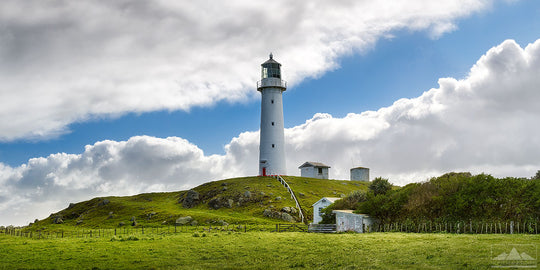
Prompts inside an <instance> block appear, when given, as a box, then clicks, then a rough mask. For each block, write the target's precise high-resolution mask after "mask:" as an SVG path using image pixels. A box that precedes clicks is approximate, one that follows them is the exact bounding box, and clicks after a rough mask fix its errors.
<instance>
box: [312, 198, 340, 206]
mask: <svg viewBox="0 0 540 270" xmlns="http://www.w3.org/2000/svg"><path fill="white" fill-rule="evenodd" d="M324 199H326V200H327V201H329V202H331V203H334V202H335V201H337V200H339V199H342V198H335V197H322V198H321V199H320V200H318V201H316V202H315V203H314V204H312V205H311V206H313V205H316V204H317V203H319V202H320V201H322V200H324Z"/></svg>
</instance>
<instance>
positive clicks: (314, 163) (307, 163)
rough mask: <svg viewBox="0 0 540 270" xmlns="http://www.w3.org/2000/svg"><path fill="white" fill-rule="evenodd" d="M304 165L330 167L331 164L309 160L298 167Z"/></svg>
mask: <svg viewBox="0 0 540 270" xmlns="http://www.w3.org/2000/svg"><path fill="white" fill-rule="evenodd" d="M304 167H315V168H330V166H328V165H326V164H324V163H320V162H313V161H307V162H305V163H304V164H302V165H300V167H298V169H302V168H304Z"/></svg>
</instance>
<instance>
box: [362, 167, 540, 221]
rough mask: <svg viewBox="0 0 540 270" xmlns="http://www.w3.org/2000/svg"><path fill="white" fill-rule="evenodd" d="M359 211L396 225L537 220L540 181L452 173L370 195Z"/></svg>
mask: <svg viewBox="0 0 540 270" xmlns="http://www.w3.org/2000/svg"><path fill="white" fill-rule="evenodd" d="M357 209H358V210H359V211H361V212H363V213H366V214H369V215H371V216H375V217H378V218H380V219H381V220H382V221H386V222H393V221H400V222H403V221H405V220H433V221H463V220H490V221H493V220H499V221H504V220H515V221H525V220H536V219H538V218H539V217H540V181H538V180H528V179H522V178H510V177H509V178H503V179H498V178H494V177H493V176H491V175H486V174H479V175H475V176H472V175H471V174H470V173H448V174H445V175H443V176H440V177H437V178H432V179H430V180H429V181H428V182H424V183H413V184H409V185H406V186H405V187H403V188H400V189H396V190H390V191H388V192H387V193H386V194H379V195H376V194H375V193H373V194H372V193H368V198H367V201H366V202H364V203H362V204H360V205H359V206H358V208H357Z"/></svg>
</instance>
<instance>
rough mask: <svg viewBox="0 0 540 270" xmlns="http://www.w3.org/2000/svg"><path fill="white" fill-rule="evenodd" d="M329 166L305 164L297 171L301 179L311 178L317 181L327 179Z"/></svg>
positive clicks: (317, 163)
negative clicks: (317, 179)
mask: <svg viewBox="0 0 540 270" xmlns="http://www.w3.org/2000/svg"><path fill="white" fill-rule="evenodd" d="M329 168H330V166H328V165H325V164H323V163H320V162H309V161H308V162H306V163H304V164H302V165H300V167H298V169H300V175H301V176H302V177H311V178H319V179H328V169H329Z"/></svg>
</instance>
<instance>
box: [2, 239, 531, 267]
mask: <svg viewBox="0 0 540 270" xmlns="http://www.w3.org/2000/svg"><path fill="white" fill-rule="evenodd" d="M539 244H540V237H539V236H537V235H500V234H499V235H497V234H492V235H485V234H484V235H468V234H442V233H441V234H414V233H411V234H405V233H369V234H313V233H302V232H284V233H275V232H274V233H272V232H247V233H237V232H232V233H229V232H217V233H214V232H210V233H209V232H198V233H178V234H166V233H163V234H153V235H151V234H150V235H148V234H145V235H135V236H125V235H124V236H122V237H118V236H113V237H101V238H58V239H39V240H38V239H28V238H23V237H13V236H5V235H1V236H0V258H1V259H0V269H283V268H306V269H358V268H361V269H365V268H369V269H404V268H406V269H488V268H491V266H492V265H493V261H492V260H491V258H492V257H493V256H496V255H498V254H495V255H494V254H492V247H493V246H497V247H500V246H503V247H505V246H508V248H507V249H509V250H508V251H506V252H510V249H511V246H512V245H518V246H519V245H528V246H531V245H534V246H538V245H539ZM529 250H530V249H529ZM528 252H529V253H532V252H531V251H528ZM530 255H531V256H533V257H534V258H535V259H537V255H536V254H530ZM534 263H536V261H534Z"/></svg>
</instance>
